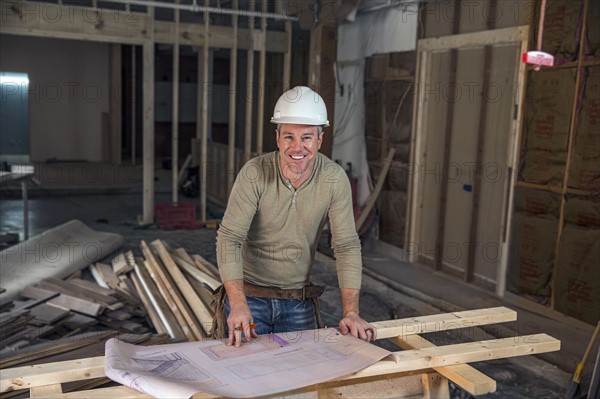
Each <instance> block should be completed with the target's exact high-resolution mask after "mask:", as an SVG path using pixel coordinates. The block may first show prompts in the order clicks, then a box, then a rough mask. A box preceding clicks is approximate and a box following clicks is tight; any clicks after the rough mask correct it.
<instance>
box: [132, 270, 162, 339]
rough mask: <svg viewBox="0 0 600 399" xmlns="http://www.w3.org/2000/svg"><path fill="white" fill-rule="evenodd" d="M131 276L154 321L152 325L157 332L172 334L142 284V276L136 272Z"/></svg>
mask: <svg viewBox="0 0 600 399" xmlns="http://www.w3.org/2000/svg"><path fill="white" fill-rule="evenodd" d="M138 269H139V266H138ZM129 276H130V278H131V281H132V282H133V286H134V287H135V290H136V291H137V292H138V295H139V297H140V300H141V301H142V303H143V304H144V307H145V308H146V311H147V312H148V317H149V318H150V321H151V322H152V325H153V326H154V329H155V330H156V332H157V333H159V334H169V336H171V334H170V332H169V330H167V327H166V326H165V323H163V321H162V320H161V317H160V315H159V313H158V311H157V309H156V307H155V306H154V305H153V303H152V299H150V296H149V295H148V294H147V293H146V289H145V288H144V286H143V285H142V282H141V281H140V278H139V277H138V276H137V274H135V273H131V274H130V275H129ZM171 338H173V337H171Z"/></svg>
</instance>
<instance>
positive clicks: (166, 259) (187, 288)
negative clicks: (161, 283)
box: [152, 240, 213, 339]
mask: <svg viewBox="0 0 600 399" xmlns="http://www.w3.org/2000/svg"><path fill="white" fill-rule="evenodd" d="M152 246H153V247H154V249H155V250H156V251H157V252H158V255H159V256H160V258H161V260H162V261H163V264H164V265H165V268H166V269H167V271H168V272H169V274H170V275H171V278H172V279H173V281H174V282H175V284H176V285H177V288H179V290H180V291H181V294H182V295H183V297H184V298H185V300H186V301H187V303H188V305H189V306H190V308H191V310H192V312H193V313H194V315H195V316H196V317H197V318H198V320H199V321H200V325H201V328H202V329H203V330H204V333H203V334H202V336H201V337H198V339H200V338H205V337H206V336H207V335H208V334H207V333H206V332H208V331H212V325H213V321H212V315H211V314H210V312H209V311H208V309H207V308H206V307H205V306H204V303H202V301H201V300H200V298H199V297H198V295H197V294H196V292H195V291H194V289H193V288H192V286H191V285H190V283H189V282H188V281H187V280H186V278H185V276H184V275H183V273H182V272H181V270H179V267H177V265H176V264H175V261H173V259H172V258H171V256H170V255H169V251H167V249H166V248H165V246H164V245H163V243H162V242H161V241H160V240H155V241H153V242H152ZM192 329H193V328H192ZM200 332H201V333H202V331H201V330H200Z"/></svg>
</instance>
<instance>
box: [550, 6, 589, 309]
mask: <svg viewBox="0 0 600 399" xmlns="http://www.w3.org/2000/svg"><path fill="white" fill-rule="evenodd" d="M588 4H589V0H588V1H584V2H583V18H582V21H583V22H582V23H581V25H582V26H581V32H586V31H587V30H586V25H587V13H588ZM586 40H587V36H586V35H583V34H582V35H580V37H579V53H578V55H577V75H576V77H575V93H574V95H573V104H572V108H571V120H570V123H569V137H568V141H567V159H566V160H565V170H564V172H563V181H562V187H561V188H562V195H561V196H560V212H559V215H558V233H557V238H556V247H555V249H554V262H553V268H552V291H551V298H550V299H551V308H552V309H556V292H557V291H558V290H557V283H556V276H557V275H558V258H559V255H560V242H561V238H562V233H563V229H564V227H565V206H566V203H567V195H566V194H567V187H568V186H569V175H570V169H571V160H572V158H573V152H574V147H575V133H576V128H577V119H578V118H577V107H579V106H581V105H580V101H579V99H580V97H581V93H580V91H581V90H583V89H582V87H581V80H582V79H583V78H584V77H585V71H584V69H583V67H582V66H581V62H582V61H583V50H584V48H585V47H586Z"/></svg>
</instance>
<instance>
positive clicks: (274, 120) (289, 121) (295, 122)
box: [271, 116, 329, 127]
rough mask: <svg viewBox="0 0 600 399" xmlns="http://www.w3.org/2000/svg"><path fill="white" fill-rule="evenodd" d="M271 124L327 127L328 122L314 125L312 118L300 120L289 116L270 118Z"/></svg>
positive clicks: (300, 118) (297, 117)
mask: <svg viewBox="0 0 600 399" xmlns="http://www.w3.org/2000/svg"><path fill="white" fill-rule="evenodd" d="M271 123H274V124H282V125H283V124H288V125H290V124H291V125H310V126H323V127H329V121H328V120H326V121H324V122H323V123H315V120H314V119H313V118H302V117H299V116H290V117H283V118H271Z"/></svg>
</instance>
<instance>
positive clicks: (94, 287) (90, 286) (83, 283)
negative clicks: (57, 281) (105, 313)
mask: <svg viewBox="0 0 600 399" xmlns="http://www.w3.org/2000/svg"><path fill="white" fill-rule="evenodd" d="M69 283H70V284H73V285H76V286H78V287H81V288H85V289H86V290H89V291H94V292H95V293H97V294H101V295H104V296H107V297H109V296H113V295H115V294H116V293H117V292H116V291H115V290H113V289H111V288H104V287H100V286H99V285H98V284H94V283H93V282H91V281H88V280H82V279H80V278H72V279H70V280H69Z"/></svg>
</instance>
